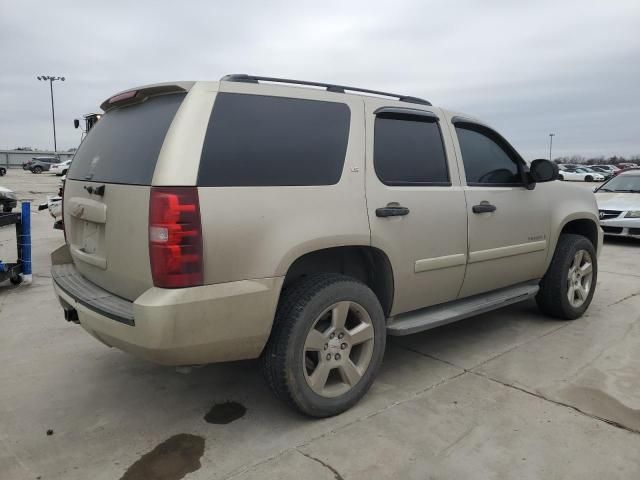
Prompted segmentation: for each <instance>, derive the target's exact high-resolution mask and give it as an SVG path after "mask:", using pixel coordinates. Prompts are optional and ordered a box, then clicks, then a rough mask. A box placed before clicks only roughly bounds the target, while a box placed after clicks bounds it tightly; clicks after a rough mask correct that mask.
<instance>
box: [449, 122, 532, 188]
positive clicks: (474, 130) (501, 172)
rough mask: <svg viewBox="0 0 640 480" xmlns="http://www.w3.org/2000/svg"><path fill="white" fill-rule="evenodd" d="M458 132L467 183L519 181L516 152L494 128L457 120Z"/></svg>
mask: <svg viewBox="0 0 640 480" xmlns="http://www.w3.org/2000/svg"><path fill="white" fill-rule="evenodd" d="M455 127H456V134H457V135H458V143H459V144H460V152H461V153H462V162H463V163H464V171H465V175H466V178H467V184H468V185H478V186H482V185H485V186H487V185H520V184H522V178H521V176H520V171H519V169H518V162H519V160H518V158H517V154H516V153H515V152H513V151H512V149H511V147H510V146H509V145H508V144H507V143H506V142H505V141H504V140H502V138H501V137H500V136H499V135H498V134H497V133H495V132H493V131H492V130H490V129H488V128H486V127H482V126H480V125H473V124H466V123H457V124H456V125H455Z"/></svg>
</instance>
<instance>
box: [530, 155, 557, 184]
mask: <svg viewBox="0 0 640 480" xmlns="http://www.w3.org/2000/svg"><path fill="white" fill-rule="evenodd" d="M558 172H559V170H558V165H556V164H555V163H553V162H550V161H549V160H546V159H544V158H539V159H538V160H534V161H533V162H531V166H529V175H530V176H531V180H533V181H534V182H535V183H542V182H551V181H553V180H556V179H557V178H558Z"/></svg>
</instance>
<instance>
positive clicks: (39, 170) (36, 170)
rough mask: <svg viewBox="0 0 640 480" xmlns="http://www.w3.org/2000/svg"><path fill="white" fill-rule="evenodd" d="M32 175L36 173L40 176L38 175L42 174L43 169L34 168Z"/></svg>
mask: <svg viewBox="0 0 640 480" xmlns="http://www.w3.org/2000/svg"><path fill="white" fill-rule="evenodd" d="M31 173H36V174H38V173H42V167H38V166H36V167H33V168H32V169H31Z"/></svg>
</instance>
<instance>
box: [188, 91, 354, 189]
mask: <svg viewBox="0 0 640 480" xmlns="http://www.w3.org/2000/svg"><path fill="white" fill-rule="evenodd" d="M349 119H350V110H349V107H348V106H347V105H346V104H344V103H333V102H321V101H315V100H303V99H298V98H284V97H269V96H262V95H244V94H234V93H219V94H218V96H217V98H216V101H215V105H214V107H213V112H212V114H211V119H210V121H209V125H208V127H207V134H206V137H205V141H204V146H203V149H202V159H201V161H200V170H199V172H198V185H200V186H204V187H230V186H276V185H333V184H335V183H338V181H339V180H340V176H341V174H342V167H343V165H344V158H345V154H346V151H347V142H348V139H349Z"/></svg>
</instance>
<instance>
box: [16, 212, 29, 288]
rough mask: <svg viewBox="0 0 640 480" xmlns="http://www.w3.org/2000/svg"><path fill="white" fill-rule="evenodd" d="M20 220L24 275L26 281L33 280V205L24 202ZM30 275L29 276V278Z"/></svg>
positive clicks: (20, 243) (21, 259)
mask: <svg viewBox="0 0 640 480" xmlns="http://www.w3.org/2000/svg"><path fill="white" fill-rule="evenodd" d="M21 217H22V218H21V219H20V230H21V231H20V235H19V238H18V245H19V246H20V253H21V258H20V261H21V265H22V275H23V276H24V277H25V279H29V280H30V279H31V203H30V202H22V215H21ZM27 275H28V276H27Z"/></svg>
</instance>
